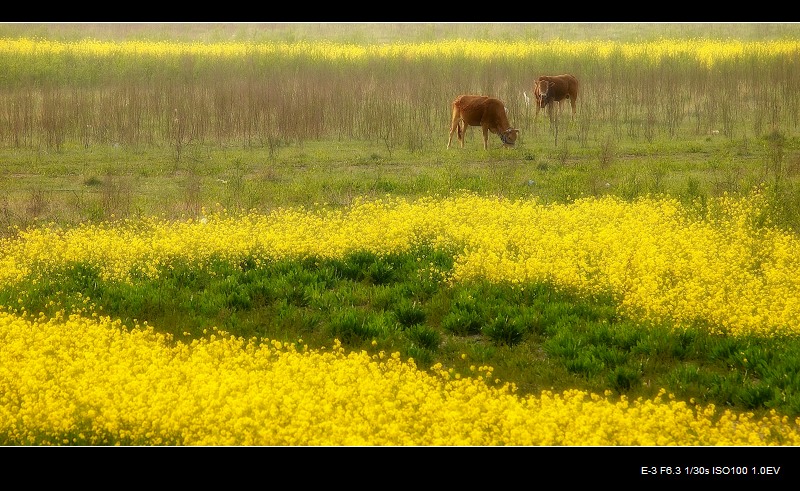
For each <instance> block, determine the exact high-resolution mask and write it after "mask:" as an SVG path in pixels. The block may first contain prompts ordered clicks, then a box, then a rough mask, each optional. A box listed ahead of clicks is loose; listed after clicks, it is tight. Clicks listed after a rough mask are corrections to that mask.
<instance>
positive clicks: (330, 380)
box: [0, 311, 800, 446]
mask: <svg viewBox="0 0 800 491" xmlns="http://www.w3.org/2000/svg"><path fill="white" fill-rule="evenodd" d="M479 372H480V370H479ZM487 373H490V370H487ZM487 378H488V377H487ZM607 396H608V394H606V396H605V397H604V396H599V395H594V394H588V393H585V392H581V391H577V390H570V391H566V392H564V393H561V394H556V393H551V392H544V393H542V394H541V396H538V397H534V396H527V397H524V398H522V397H519V396H517V395H515V394H514V393H513V386H509V385H502V386H498V385H493V384H492V383H491V382H489V381H487V380H485V379H484V378H483V377H482V376H476V377H457V376H454V375H453V374H452V372H451V371H448V370H445V369H444V368H442V367H441V366H436V367H434V370H433V371H431V372H424V371H421V370H418V369H417V367H416V366H415V364H414V363H413V361H412V360H402V359H401V358H400V356H399V354H397V353H394V354H386V353H385V352H382V351H381V352H379V353H377V354H370V353H367V352H366V351H360V352H349V353H347V352H345V350H344V349H343V348H342V347H341V345H339V344H338V343H337V344H334V346H333V347H332V348H331V349H319V350H311V349H308V348H307V347H305V346H302V345H298V344H294V343H292V344H287V343H281V342H278V341H275V340H269V339H261V340H256V339H250V340H245V339H242V338H237V337H233V336H230V335H228V334H227V333H224V332H221V331H216V332H215V333H214V334H212V335H210V336H209V337H207V338H203V339H201V340H194V341H192V342H191V343H189V344H187V343H182V342H174V340H173V339H172V338H171V337H169V336H167V335H164V334H159V333H157V332H155V331H154V330H153V329H152V328H151V327H148V326H144V327H143V326H140V325H137V326H134V327H133V328H131V329H125V328H123V327H122V326H121V325H120V323H119V322H118V321H112V320H111V319H109V318H107V317H96V316H95V317H94V318H87V317H82V316H79V315H71V316H69V317H67V318H64V316H57V317H56V318H51V319H44V318H40V319H38V320H30V319H23V318H21V317H18V316H15V315H13V314H9V313H6V312H3V311H0V438H2V439H3V442H4V443H5V444H18V445H71V444H79V445H98V444H100V445H102V444H146V445H295V446H297V445H308V446H316V445H337V446H349V445H397V446H401V445H442V446H450V445H567V446H571V445H581V446H593V445H629V446H631V445H648V446H652V445H659V446H669V445H676V446H677V445H680V446H711V445H763V446H769V445H793V446H796V445H800V433H798V430H797V422H791V421H789V420H788V418H786V417H780V416H778V415H777V414H775V413H770V414H769V415H768V416H765V417H761V418H757V417H755V416H754V415H753V414H752V413H745V414H734V413H731V412H729V411H727V410H726V411H724V412H718V411H717V410H716V408H715V407H713V406H708V407H694V406H691V405H688V404H686V403H684V402H678V401H675V400H673V399H672V398H671V397H669V396H667V395H666V394H664V393H663V391H662V393H661V394H660V395H659V396H658V397H656V398H654V399H651V400H643V399H637V400H633V401H629V400H627V399H625V398H622V399H620V400H617V401H613V400H611V399H609V398H607Z"/></svg>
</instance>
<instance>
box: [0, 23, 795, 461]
mask: <svg viewBox="0 0 800 491" xmlns="http://www.w3.org/2000/svg"><path fill="white" fill-rule="evenodd" d="M110 27H116V28H115V29H112V28H110ZM259 27H261V29H259ZM475 27H476V29H473V30H472V31H470V32H471V33H472V37H465V35H466V32H465V31H464V28H463V26H462V27H459V26H457V25H424V24H420V25H388V26H371V27H370V26H367V25H350V26H340V25H329V26H324V25H323V26H303V25H295V26H292V27H291V28H289V27H287V26H282V25H264V26H258V25H244V24H243V25H235V26H222V25H220V26H217V25H213V26H206V29H204V30H202V29H199V28H198V26H194V25H182V26H152V27H151V29H150V30H147V29H145V28H144V27H143V26H125V28H121V27H120V26H109V27H108V28H106V29H103V27H102V26H91V28H85V29H75V26H69V25H65V26H61V25H51V26H46V25H2V26H0V67H1V68H2V70H0V162H2V172H0V189H2V191H3V193H2V202H0V226H2V230H0V306H1V308H0V326H2V329H1V330H0V337H2V347H0V360H2V363H0V367H1V368H0V393H2V395H0V397H1V398H2V399H0V442H2V443H3V444H5V445H115V444H116V445H446V446H449V445H543V446H550V445H565V446H595V445H633V446H638V445H645V446H716V445H729V446H740V445H747V446H752V445H756V446H761V445H782V446H796V445H798V443H800V426H798V425H800V338H798V333H800V301H799V300H798V298H800V295H798V292H799V291H800V284H798V282H799V281H800V280H798V278H797V277H796V275H795V272H796V271H797V270H798V266H800V265H798V264H797V262H798V261H799V260H800V241H798V236H797V233H798V230H800V188H798V186H800V182H799V181H798V177H799V176H800V153H798V142H799V140H798V124H799V123H800V121H799V120H800V90H798V89H800V73H799V72H800V63H798V61H800V38H798V32H797V31H798V29H797V27H796V26H794V27H793V26H792V25H781V24H776V25H760V26H759V25H754V26H747V25H743V26H741V25H740V26H721V25H710V26H691V25H663V26H659V25H654V26H651V28H650V29H646V30H641V29H640V30H633V29H627V30H626V29H625V26H620V25H604V24H600V25H584V26H576V25H547V24H542V25H537V24H520V25H511V24H504V25H488V24H487V25H477V26H475ZM87 33H91V34H94V36H91V37H90V36H87ZM112 33H113V34H115V35H114V36H112V35H111V34H112ZM475 33H477V35H476V34H475ZM564 33H567V35H568V36H569V35H571V36H570V37H566V38H565V37H563V35H564ZM201 34H202V35H201ZM555 73H573V74H575V75H576V76H577V77H578V79H579V80H580V82H581V89H580V92H579V97H578V113H577V116H576V117H575V118H574V119H573V118H571V117H570V113H569V108H568V106H567V107H566V108H565V110H564V112H563V113H562V114H560V115H558V116H557V117H556V119H555V120H554V122H553V123H552V124H551V123H550V121H549V119H548V115H547V113H544V112H543V113H541V114H539V115H538V117H537V116H536V115H535V109H534V107H533V106H531V105H530V104H529V103H528V102H527V99H528V98H529V97H530V96H531V90H532V89H531V85H532V81H533V79H534V78H535V77H536V76H537V75H540V74H555ZM461 93H480V94H491V95H494V96H497V97H499V98H500V99H502V100H503V101H504V102H505V103H506V106H507V109H508V114H509V119H510V121H511V123H512V125H514V126H515V127H518V128H520V129H521V137H520V139H519V140H518V142H517V145H516V146H515V147H514V148H501V145H500V141H499V139H498V138H497V137H496V136H494V135H491V136H490V148H489V150H488V151H484V149H483V147H482V142H481V138H480V134H479V131H478V130H477V129H474V128H473V129H470V130H468V132H467V141H466V145H465V148H464V149H461V148H458V147H457V146H456V148H451V149H446V148H445V146H446V143H447V136H448V135H447V134H448V131H449V124H450V107H449V104H450V102H451V101H452V99H453V98H454V97H455V96H456V95H458V94H461Z"/></svg>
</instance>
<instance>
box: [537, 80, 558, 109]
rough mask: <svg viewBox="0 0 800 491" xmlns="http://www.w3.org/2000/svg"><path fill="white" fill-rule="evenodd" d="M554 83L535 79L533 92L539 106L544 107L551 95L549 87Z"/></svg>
mask: <svg viewBox="0 0 800 491" xmlns="http://www.w3.org/2000/svg"><path fill="white" fill-rule="evenodd" d="M553 85H554V83H553V82H551V81H549V80H537V81H536V86H535V87H534V93H535V94H536V99H537V102H538V103H539V107H545V106H546V105H547V104H549V103H550V101H551V100H552V99H553V97H552V96H551V95H550V87H552V86H553Z"/></svg>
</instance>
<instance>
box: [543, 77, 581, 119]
mask: <svg viewBox="0 0 800 491" xmlns="http://www.w3.org/2000/svg"><path fill="white" fill-rule="evenodd" d="M533 96H534V97H535V98H536V114H535V116H534V119H536V118H538V117H539V110H540V109H542V108H544V107H547V113H548V114H549V115H550V123H552V122H553V105H552V104H551V103H552V102H553V101H555V102H557V103H558V109H559V113H560V112H561V102H562V101H563V100H564V99H569V103H570V104H571V105H572V117H573V118H574V117H575V110H576V109H575V101H576V100H577V99H578V79H577V78H575V77H574V76H573V75H570V74H564V75H542V76H541V77H539V78H537V79H536V82H534V83H533Z"/></svg>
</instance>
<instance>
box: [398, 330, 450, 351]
mask: <svg viewBox="0 0 800 491" xmlns="http://www.w3.org/2000/svg"><path fill="white" fill-rule="evenodd" d="M405 333H406V337H408V339H409V341H411V342H412V343H413V345H414V346H418V347H420V348H423V349H425V350H428V351H430V352H431V353H433V352H435V351H436V350H437V349H438V348H439V344H440V343H441V342H442V336H441V335H440V334H439V331H437V330H435V329H431V328H430V327H426V326H422V325H415V326H412V327H410V328H409V329H406V331H405Z"/></svg>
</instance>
